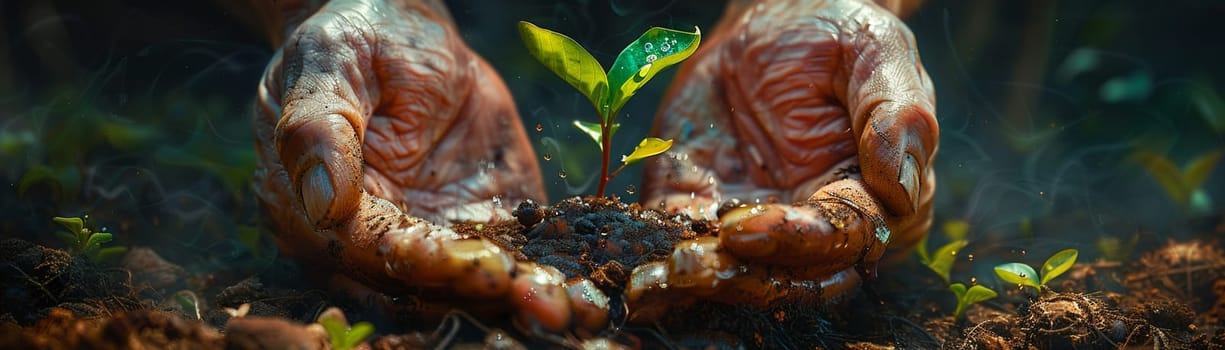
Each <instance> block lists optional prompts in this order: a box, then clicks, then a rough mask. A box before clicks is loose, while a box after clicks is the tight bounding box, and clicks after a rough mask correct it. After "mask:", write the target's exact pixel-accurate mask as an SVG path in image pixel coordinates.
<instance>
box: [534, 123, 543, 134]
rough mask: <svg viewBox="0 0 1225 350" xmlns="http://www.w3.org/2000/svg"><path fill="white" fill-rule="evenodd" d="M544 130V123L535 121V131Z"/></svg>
mask: <svg viewBox="0 0 1225 350" xmlns="http://www.w3.org/2000/svg"><path fill="white" fill-rule="evenodd" d="M541 131H544V124H540V123H536V132H541Z"/></svg>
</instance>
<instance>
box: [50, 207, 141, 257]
mask: <svg viewBox="0 0 1225 350" xmlns="http://www.w3.org/2000/svg"><path fill="white" fill-rule="evenodd" d="M53 220H55V222H56V223H58V224H60V225H61V226H64V228H66V229H68V231H58V232H56V233H55V236H56V237H58V238H59V239H60V240H61V241H64V244H67V245H68V250H69V252H71V253H72V254H74V255H78V256H83V257H85V258H86V259H89V260H90V261H93V262H103V261H108V260H110V259H112V258H115V257H118V256H120V255H123V253H125V252H127V251H128V248H127V247H106V248H103V247H102V245H103V244H106V243H110V241H111V240H113V239H115V237H114V236H113V235H111V234H110V233H109V232H105V229H103V231H102V232H98V231H94V230H92V229H90V228H89V227H86V221H87V220H89V215H86V216H85V217H84V218H79V217H58V216H57V217H55V218H54V219H53Z"/></svg>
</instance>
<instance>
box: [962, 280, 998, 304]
mask: <svg viewBox="0 0 1225 350" xmlns="http://www.w3.org/2000/svg"><path fill="white" fill-rule="evenodd" d="M998 295H999V294H996V293H995V291H994V290H991V288H987V287H984V286H982V285H981V284H979V285H975V286H973V287H970V290H968V291H966V293H965V296H963V297H962V300H965V301H966V304H977V303H981V302H984V301H987V300H991V299H992V298H995V297H996V296H998Z"/></svg>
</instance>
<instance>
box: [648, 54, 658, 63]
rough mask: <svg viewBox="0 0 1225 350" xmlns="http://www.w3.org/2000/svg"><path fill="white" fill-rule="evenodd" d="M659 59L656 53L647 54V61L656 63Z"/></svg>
mask: <svg viewBox="0 0 1225 350" xmlns="http://www.w3.org/2000/svg"><path fill="white" fill-rule="evenodd" d="M657 59H659V56H655V54H650V55H647V63H655V60H657Z"/></svg>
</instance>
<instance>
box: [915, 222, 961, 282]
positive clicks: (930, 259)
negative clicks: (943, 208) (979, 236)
mask: <svg viewBox="0 0 1225 350" xmlns="http://www.w3.org/2000/svg"><path fill="white" fill-rule="evenodd" d="M944 230H945V234H947V235H948V236H949V238H950V239H952V241H951V242H949V243H948V244H945V245H944V246H941V247H940V248H939V249H936V252H935V253H928V251H927V235H923V238H921V239H920V240H919V244H918V245H916V246H915V251H916V252H918V254H919V262H922V263H923V265H925V266H927V268H929V269H931V270H932V271H933V272H935V273H936V275H939V276H940V279H942V280H944V283H949V273H950V272H952V270H953V261H954V260H955V259H956V258H957V253H958V252H959V251H960V250H961V248H965V246H966V245H967V244H970V241H967V240H965V236H966V232H967V231H968V230H969V225H968V224H966V223H965V221H962V220H956V221H950V222H947V223H945V225H944Z"/></svg>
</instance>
